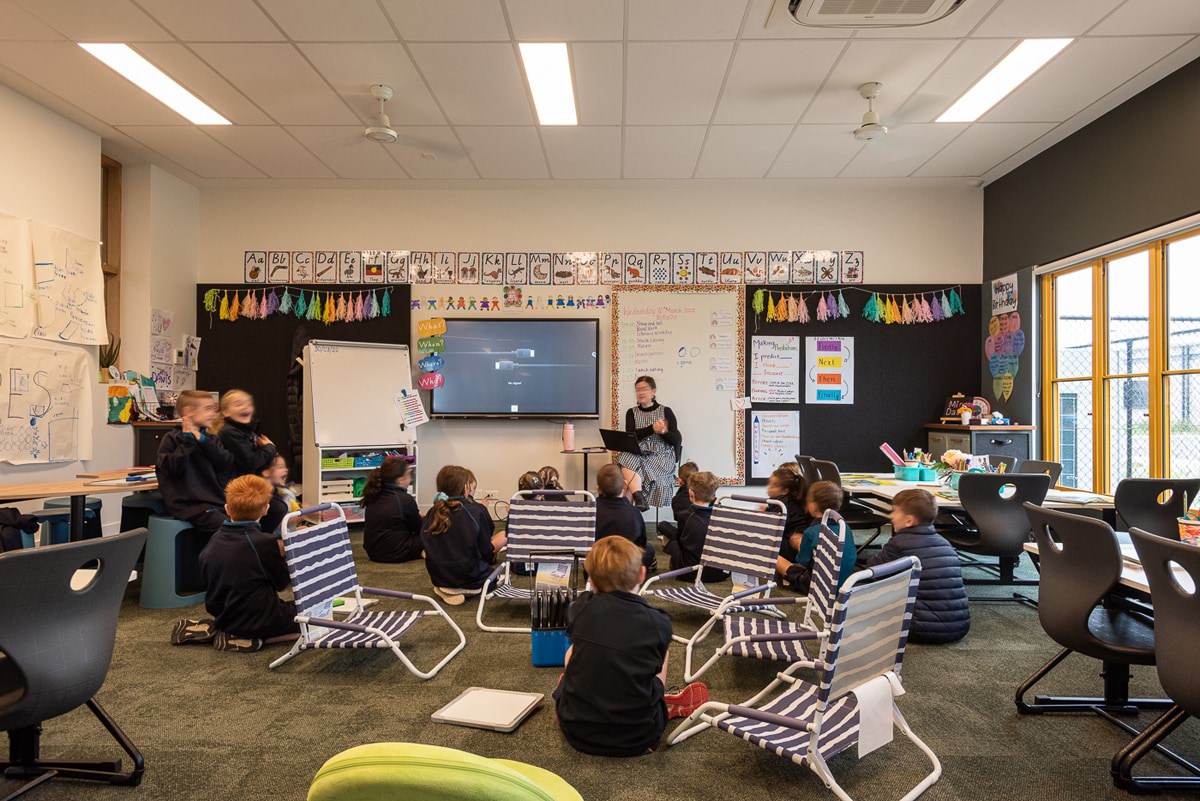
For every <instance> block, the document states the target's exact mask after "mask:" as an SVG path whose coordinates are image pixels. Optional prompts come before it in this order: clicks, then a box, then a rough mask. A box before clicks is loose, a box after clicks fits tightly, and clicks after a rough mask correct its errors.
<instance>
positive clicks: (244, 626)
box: [200, 476, 300, 651]
mask: <svg viewBox="0 0 1200 801" xmlns="http://www.w3.org/2000/svg"><path fill="white" fill-rule="evenodd" d="M273 492H274V490H273V489H272V487H271V485H270V484H268V483H267V481H266V480H265V479H263V478H260V477H259V476H241V477H239V478H235V479H234V480H233V481H230V482H229V486H227V487H226V488H225V511H226V512H227V513H228V515H229V519H228V520H226V521H225V524H224V525H223V526H221V528H220V529H218V530H217V533H216V534H214V535H213V537H212V539H211V540H209V542H208V545H207V546H206V547H205V548H204V550H203V551H201V552H200V571H201V572H202V573H203V574H204V583H205V586H206V588H207V590H206V595H205V598H204V607H205V609H207V610H208V613H209V614H210V615H212V616H213V617H214V618H215V619H216V628H217V634H216V637H215V639H214V640H213V646H214V647H215V648H217V649H218V650H220V651H257V650H258V649H260V648H262V647H263V645H264V644H266V643H274V642H289V641H291V640H295V639H296V638H297V637H298V636H300V624H298V623H297V622H296V605H295V604H294V603H292V602H291V601H285V600H283V599H282V598H280V597H279V595H278V594H277V593H278V592H279V591H281V590H283V589H285V588H286V587H287V586H288V585H289V584H291V578H290V577H289V576H288V569H287V562H286V561H284V558H283V540H277V539H275V538H274V537H272V536H270V535H269V534H264V533H263V531H262V529H261V528H259V527H258V521H259V518H261V517H262V516H263V515H265V514H266V513H267V507H268V506H270V503H271V495H272V494H273Z"/></svg>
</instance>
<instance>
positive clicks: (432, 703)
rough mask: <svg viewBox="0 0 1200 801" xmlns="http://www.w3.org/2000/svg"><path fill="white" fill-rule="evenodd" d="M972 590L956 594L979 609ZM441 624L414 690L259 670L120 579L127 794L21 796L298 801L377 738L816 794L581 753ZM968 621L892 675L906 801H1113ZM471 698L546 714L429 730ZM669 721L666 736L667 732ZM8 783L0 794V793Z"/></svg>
mask: <svg viewBox="0 0 1200 801" xmlns="http://www.w3.org/2000/svg"><path fill="white" fill-rule="evenodd" d="M351 538H352V541H353V543H354V549H355V556H356V559H357V562H358V569H359V571H360V579H361V581H362V583H363V584H365V585H367V586H376V587H385V588H391V589H398V590H405V591H412V592H420V593H425V594H432V593H431V591H430V585H429V579H428V577H427V575H426V573H425V568H424V565H423V564H422V563H421V562H413V563H409V564H403V565H378V564H374V563H371V562H369V561H367V559H366V556H365V554H364V553H363V551H362V547H361V546H362V536H361V533H358V532H352V534H351ZM660 558H661V557H660ZM664 566H665V562H664ZM717 586H720V585H717ZM725 586H726V587H727V586H728V585H725ZM970 589H971V594H972V595H973V596H977V595H982V594H983V593H982V592H980V591H979V590H978V589H977V588H970ZM1026 589H1032V590H1034V591H1036V587H1034V588H1026ZM1000 594H1004V593H1000ZM385 603H387V602H385ZM446 609H447V611H448V612H449V613H450V614H451V615H452V616H453V618H454V619H455V620H456V621H457V622H458V624H459V625H460V626H461V627H462V629H463V631H464V632H465V633H466V635H467V647H466V649H465V650H464V651H463V652H462V653H461V654H460V655H459V656H458V657H457V658H456V659H454V660H453V661H452V662H451V663H450V664H449V665H447V666H446V668H445V669H443V670H442V672H441V673H440V674H439V675H437V676H436V677H434V678H433V679H431V680H429V681H424V682H423V681H420V680H418V679H417V678H415V677H414V676H413V675H411V674H410V673H409V672H408V671H407V670H406V669H405V668H404V666H403V665H402V664H400V662H399V661H398V660H397V659H396V658H395V657H394V656H393V655H392V654H391V653H390V652H388V651H370V652H368V651H333V652H331V651H315V652H314V651H310V652H306V653H303V654H301V655H299V656H297V657H296V658H295V659H293V660H292V661H290V662H288V663H287V664H285V665H284V666H282V667H281V668H279V669H277V670H268V669H267V663H268V662H270V661H271V660H273V659H275V658H276V657H278V656H279V655H281V654H282V653H284V651H285V649H286V646H273V647H269V648H267V649H265V650H263V651H261V652H259V653H255V654H236V653H221V652H218V651H215V650H213V649H212V648H211V647H207V646H195V645H193V646H183V647H174V646H171V645H170V644H169V642H168V637H169V634H170V629H171V623H172V622H173V621H174V620H176V619H177V618H179V617H181V616H191V617H196V616H199V615H200V614H201V613H202V609H201V608H200V607H192V608H185V609H179V610H146V609H142V608H140V607H139V606H138V604H137V585H136V583H135V584H133V585H131V587H130V591H129V592H128V593H127V596H126V599H125V603H124V607H123V609H122V611H121V618H120V625H119V626H118V629H117V643H116V651H115V654H114V658H113V663H112V668H111V670H110V671H109V674H108V681H107V682H106V683H105V685H104V687H103V688H102V689H101V691H100V693H99V694H98V696H97V697H98V699H99V701H100V702H101V703H102V704H103V705H104V707H105V708H106V709H107V710H108V711H109V713H110V714H111V715H112V716H113V717H114V718H115V719H116V720H117V722H118V723H119V724H120V725H121V726H122V727H123V728H124V730H125V731H126V733H128V735H129V736H130V737H131V738H132V739H133V741H134V742H135V743H136V744H137V745H138V746H139V747H140V748H141V750H142V752H143V753H144V754H145V757H146V774H145V779H144V781H143V782H142V785H141V787H139V788H137V789H130V788H126V787H112V786H108V785H99V784H92V783H82V782H73V781H67V780H56V781H51V782H50V783H49V784H48V785H46V786H43V787H40V788H37V789H35V790H33V791H32V792H31V793H30V794H29V795H28V796H27V798H28V799H29V801H76V800H77V799H86V800H87V801H122V800H123V799H129V801H136V800H137V799H154V800H155V801H157V800H158V799H188V801H228V799H244V798H256V799H294V800H296V801H300V800H301V799H304V797H305V794H306V793H307V790H308V786H309V782H310V781H311V780H312V777H313V775H314V774H315V773H316V771H317V769H318V768H319V767H320V766H321V764H322V763H323V762H324V761H325V760H326V759H328V758H329V757H331V756H333V755H334V754H337V753H338V752H340V751H342V750H344V749H347V748H351V747H353V746H356V745H360V744H363V743H373V742H387V741H412V742H421V743H429V744H433V745H441V746H448V747H451V748H459V749H463V750H466V751H471V752H473V753H477V754H482V755H484V756H489V757H503V758H507V759H517V760H523V761H526V762H529V763H532V764H534V765H538V766H540V767H543V768H546V769H547V770H551V771H553V772H555V773H557V774H559V775H560V776H562V777H563V778H564V779H566V780H567V781H568V782H570V783H571V784H572V785H574V786H575V787H576V788H577V789H578V790H579V792H580V793H581V794H582V795H583V797H584V798H586V799H589V801H592V800H593V799H595V800H596V801H602V800H603V799H613V801H644V800H645V799H648V798H652V799H656V801H697V799H748V798H779V797H790V798H813V799H823V798H828V799H833V798H834V796H833V794H832V793H831V792H830V791H828V790H827V789H826V788H825V787H824V786H823V785H822V783H821V782H820V780H818V779H817V777H816V776H815V775H814V774H813V773H812V772H811V771H809V770H808V769H807V768H802V767H800V766H797V765H794V764H792V763H790V762H787V761H785V760H783V759H781V758H779V757H777V756H775V755H773V754H769V753H767V752H766V751H763V750H762V749H760V748H758V747H756V746H752V745H750V744H749V743H746V742H743V741H741V740H738V739H736V738H734V737H731V736H729V735H727V734H722V733H718V732H716V731H709V732H704V733H702V734H700V735H697V736H696V737H693V738H691V739H690V740H687V741H686V742H684V743H682V744H680V745H678V746H675V747H672V748H663V749H661V750H659V751H658V752H657V753H654V754H651V755H649V756H645V757H639V758H634V759H610V758H602V757H592V756H586V755H584V754H580V753H578V752H576V751H574V750H572V749H571V747H570V746H568V745H567V743H566V742H565V741H564V740H563V737H562V735H561V734H560V733H559V731H558V727H557V724H556V719H555V715H554V707H553V701H552V699H550V698H549V695H550V692H551V691H552V690H553V688H554V685H555V682H556V680H557V678H558V675H559V672H560V669H559V668H534V667H532V666H531V664H530V641H529V637H528V636H527V635H522V634H499V633H490V632H482V631H479V630H478V628H477V627H476V626H475V619H474V618H475V611H476V605H475V604H474V603H470V602H469V603H467V604H466V605H463V606H459V607H449V606H447V607H446ZM489 610H492V612H493V613H494V614H495V618H493V617H492V615H491V614H489V616H488V620H489V622H493V621H495V622H500V623H501V624H505V623H506V622H507V624H508V625H522V621H527V614H528V612H527V609H524V608H522V605H521V604H520V603H519V602H512V601H509V602H503V601H501V602H497V603H496V604H495V605H494V607H493V606H491V605H489ZM671 611H672V613H673V617H674V624H675V628H676V631H677V632H682V633H685V634H687V633H690V632H692V631H694V630H695V628H696V627H697V626H698V625H699V624H700V623H701V622H702V621H703V619H704V617H703V614H702V613H698V612H696V611H691V610H685V609H682V608H675V609H672V610H671ZM971 612H972V616H973V622H972V627H971V633H970V634H969V635H968V636H967V637H966V639H964V640H962V641H961V642H959V643H956V644H954V645H948V646H945V645H944V646H923V645H912V646H910V647H909V650H908V654H907V657H906V659H905V663H904V686H905V688H906V690H907V694H906V695H905V696H904V697H903V698H901V699H900V702H899V703H900V708H901V710H902V711H903V712H904V714H905V716H906V717H907V719H908V721H909V723H910V724H911V725H912V727H913V729H914V730H915V731H916V732H917V733H918V735H920V736H921V737H922V738H924V739H925V741H926V742H927V743H929V745H930V746H931V747H932V748H933V750H934V751H935V752H936V753H937V754H938V756H939V757H940V758H941V761H942V765H943V768H944V773H943V776H942V779H941V781H940V782H939V783H938V784H936V785H934V786H933V787H932V788H931V789H930V790H929V791H928V792H926V794H925V795H924V796H923V798H926V799H930V801H938V799H961V800H962V801H967V800H968V799H970V801H980V800H981V799H1014V800H1016V799H1019V801H1029V799H1035V798H1045V799H1087V800H1088V801H1099V799H1117V798H1120V799H1127V798H1129V796H1128V795H1127V794H1126V793H1124V792H1121V791H1119V790H1116V789H1114V788H1113V786H1112V781H1111V779H1110V778H1109V772H1108V771H1109V761H1110V759H1111V758H1112V755H1113V754H1114V753H1115V752H1116V751H1117V750H1119V749H1120V748H1121V747H1122V746H1123V745H1124V744H1125V743H1126V742H1127V740H1128V737H1127V736H1126V735H1125V734H1124V733H1122V732H1121V731H1119V730H1117V729H1116V728H1115V727H1113V726H1111V725H1109V724H1107V723H1105V722H1104V721H1102V720H1100V719H1099V718H1097V717H1094V716H1091V715H1044V716H1030V717H1024V716H1019V715H1017V713H1016V710H1015V708H1014V706H1013V693H1014V691H1015V690H1016V688H1017V686H1018V685H1019V684H1020V683H1021V681H1022V680H1024V679H1025V677H1026V676H1028V675H1029V674H1030V673H1031V672H1032V671H1033V670H1034V669H1036V668H1037V667H1039V666H1040V665H1041V664H1042V663H1043V662H1045V661H1046V660H1047V659H1049V658H1050V657H1051V656H1052V655H1053V654H1054V653H1055V652H1056V651H1057V650H1058V649H1057V646H1056V645H1054V644H1053V643H1052V642H1051V641H1050V640H1049V638H1048V637H1047V636H1046V635H1045V634H1044V633H1043V632H1042V629H1041V626H1040V625H1039V623H1038V619H1037V612H1036V611H1035V610H1033V609H1031V608H1028V607H1026V606H1022V605H1019V604H1012V603H994V602H987V601H981V602H977V603H976V602H973V603H972V608H971ZM715 639H716V638H715V637H714V638H712V641H713V642H714V644H715ZM453 642H454V640H453V635H452V633H451V632H450V631H449V629H448V627H446V626H445V625H444V624H443V623H441V622H440V621H438V620H427V621H425V622H422V623H421V624H419V625H418V626H417V627H416V629H414V630H413V632H411V633H410V635H409V636H408V637H406V638H405V641H404V643H403V645H404V647H405V649H406V650H407V652H408V653H409V655H410V656H411V658H412V659H413V660H414V661H415V663H416V664H417V665H418V666H422V667H424V666H429V665H431V664H433V663H434V662H436V661H437V660H438V659H440V658H441V656H442V655H443V654H444V653H445V652H446V651H447V650H448V649H449V648H450V647H451V646H452V644H453ZM683 656H684V654H683V647H682V646H680V645H678V644H675V645H673V646H672V648H671V656H670V659H671V666H670V670H669V679H670V682H671V683H672V684H676V685H679V684H682V683H683V682H682V672H683ZM779 669H780V666H779V665H778V664H775V663H768V662H759V661H752V660H747V659H739V658H736V657H726V658H722V659H721V660H719V661H718V663H717V665H716V666H715V667H714V668H713V669H711V670H710V671H709V672H708V673H707V674H706V675H705V677H704V680H705V681H706V682H707V683H708V685H709V687H710V691H711V695H712V698H713V699H714V700H721V701H729V702H740V701H743V700H745V699H746V698H748V697H749V696H751V695H752V694H754V693H755V692H757V691H758V690H760V689H761V688H762V687H764V686H765V685H766V684H767V683H768V682H769V681H770V680H771V679H772V677H773V675H774V673H775V671H776V670H779ZM1099 669H1100V665H1099V663H1097V662H1094V661H1092V660H1089V659H1087V658H1085V657H1082V656H1077V655H1075V656H1072V657H1070V658H1068V660H1067V661H1066V663H1065V664H1064V665H1063V666H1062V667H1060V668H1059V670H1058V671H1056V672H1055V673H1054V674H1052V675H1051V677H1050V678H1049V679H1048V680H1047V682H1046V684H1045V688H1044V691H1048V692H1052V693H1055V694H1084V695H1092V694H1097V693H1099V692H1100V690H1101V679H1100V677H1099ZM472 686H478V687H492V688H498V689H507V690H521V691H535V692H543V693H545V694H546V696H547V699H546V701H545V702H544V703H543V705H542V706H541V708H540V709H539V710H538V711H537V712H535V713H534V714H533V716H532V717H530V718H529V719H528V720H526V721H525V723H524V724H523V725H522V726H521V727H520V728H519V729H517V730H516V731H515V732H514V733H512V734H501V733H498V732H491V731H483V730H479V729H468V728H460V727H457V726H450V725H445V724H440V723H434V722H432V721H431V720H430V715H431V714H432V713H433V712H434V711H436V710H437V709H439V708H440V707H441V706H443V705H444V704H446V703H447V702H448V701H450V700H451V699H453V698H454V697H455V696H456V695H458V694H459V693H460V692H461V691H462V690H463V689H465V688H467V687H472ZM1131 689H1132V691H1133V693H1134V694H1135V695H1140V696H1159V695H1161V688H1159V686H1158V684H1157V679H1156V677H1155V673H1154V670H1153V668H1135V669H1134V682H1133V687H1132V688H1131ZM1152 719H1153V717H1152V716H1151V715H1149V714H1143V715H1141V716H1139V718H1137V719H1136V725H1138V726H1139V728H1140V727H1144V726H1145V725H1146V724H1148V723H1149V722H1150V720H1152ZM675 725H677V721H672V725H671V726H670V727H669V728H668V732H669V731H670V730H671V729H673V728H674V726H675ZM1169 743H1170V744H1171V745H1173V746H1174V747H1175V749H1176V750H1177V751H1178V752H1179V753H1181V754H1182V755H1184V756H1185V757H1189V758H1192V759H1195V758H1196V757H1198V756H1200V725H1197V723H1196V721H1192V720H1189V721H1187V722H1186V723H1184V725H1183V726H1182V727H1181V728H1180V729H1179V730H1178V731H1177V732H1176V733H1175V734H1174V735H1173V737H1172V738H1171V739H1170V740H1169ZM42 744H43V753H44V755H45V757H46V758H47V759H51V758H61V759H102V758H115V757H116V756H117V755H118V754H119V750H118V748H117V747H116V745H115V743H111V742H110V740H109V739H108V737H107V735H106V734H105V732H104V731H103V729H101V727H100V725H99V723H98V722H97V721H96V720H95V719H94V718H93V717H92V716H91V715H90V713H88V712H87V711H86V710H76V711H74V712H72V713H70V714H67V715H64V716H62V717H60V718H57V719H55V720H51V721H49V722H47V723H46V725H45V731H44V734H43V738H42ZM1168 765H1169V763H1166V762H1165V761H1163V760H1161V759H1159V758H1157V757H1154V756H1152V757H1150V758H1147V759H1146V760H1144V762H1143V765H1142V772H1143V773H1146V772H1153V773H1156V774H1162V773H1172V772H1174V771H1173V770H1172V768H1171V767H1169V766H1168ZM830 767H831V768H832V770H833V772H834V774H835V775H836V776H837V777H838V778H839V781H841V782H842V785H843V786H844V787H845V789H846V791H847V792H849V793H850V795H851V796H853V797H854V798H855V799H856V800H858V801H872V800H873V799H880V800H881V801H882V799H896V798H899V797H900V796H902V795H903V794H904V793H905V792H907V791H908V789H909V788H911V787H912V786H913V785H914V784H915V783H916V782H918V781H919V780H920V779H921V777H922V776H924V774H925V772H926V771H927V769H928V763H927V762H926V761H925V759H924V757H923V755H922V754H921V753H920V752H919V751H917V749H916V747H915V746H913V745H911V744H910V743H909V742H908V741H907V740H906V739H905V738H904V737H903V736H902V735H899V734H897V739H896V740H894V741H893V743H892V745H890V746H886V747H884V748H883V749H881V750H879V751H877V752H875V753H873V754H870V755H868V756H867V757H866V758H865V759H863V760H862V761H861V762H860V761H858V760H857V759H856V758H855V749H850V750H849V751H847V752H844V753H843V754H840V755H839V756H837V757H835V758H834V759H833V760H831V763H830ZM15 786H16V785H15V783H12V782H8V781H5V780H3V779H0V796H3V795H5V794H7V793H8V792H10V791H11V790H12V789H14V788H15Z"/></svg>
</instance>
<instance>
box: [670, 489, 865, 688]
mask: <svg viewBox="0 0 1200 801" xmlns="http://www.w3.org/2000/svg"><path fill="white" fill-rule="evenodd" d="M831 524H832V525H831ZM835 527H836V528H835ZM847 536H848V534H847V528H846V521H845V520H843V519H842V516H841V515H840V514H838V513H837V512H835V511H833V510H832V509H829V510H827V511H826V512H825V515H824V517H822V518H821V533H820V534H819V535H818V538H817V547H816V549H815V550H814V551H813V570H812V583H811V584H810V585H809V588H808V595H807V596H796V595H792V596H785V597H782V598H763V599H760V600H758V601H755V603H756V604H757V605H759V606H767V605H769V606H773V607H779V606H782V605H784V604H804V613H803V617H802V619H801V621H800V623H792V622H791V621H788V620H777V619H770V618H763V617H752V616H749V615H726V616H725V620H724V623H725V643H724V645H722V646H721V647H720V648H718V649H717V651H716V652H715V653H714V654H713V655H712V656H710V657H709V658H708V661H707V662H705V663H704V664H703V665H701V666H700V668H699V669H698V670H697V671H696V672H695V674H694V675H693V678H691V679H688V681H694V680H695V678H697V677H699V676H701V675H702V674H703V673H704V672H705V671H706V670H708V669H709V668H710V667H712V665H713V664H714V663H715V662H716V661H717V660H718V659H720V658H721V657H722V656H725V655H726V654H733V655H734V656H746V657H751V658H753V659H774V660H778V661H783V662H796V661H799V660H802V659H811V658H814V657H815V656H816V654H814V653H811V652H810V650H809V649H810V643H814V642H815V643H820V642H823V641H824V639H825V637H826V636H828V633H829V625H828V623H829V620H830V617H831V616H832V614H833V605H834V602H835V601H837V589H838V587H837V577H838V570H839V568H840V567H841V558H842V548H843V547H844V546H845V543H846V537H847ZM818 650H819V646H818Z"/></svg>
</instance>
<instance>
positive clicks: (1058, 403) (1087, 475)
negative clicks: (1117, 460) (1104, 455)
mask: <svg viewBox="0 0 1200 801" xmlns="http://www.w3.org/2000/svg"><path fill="white" fill-rule="evenodd" d="M1054 386H1055V413H1056V416H1057V420H1055V424H1056V427H1057V430H1058V460H1059V461H1060V462H1062V466H1063V472H1062V478H1061V479H1059V483H1060V484H1062V485H1063V486H1065V487H1077V488H1079V489H1083V490H1091V489H1093V487H1092V456H1093V450H1092V382H1091V381H1064V382H1062V383H1060V384H1055V385H1054Z"/></svg>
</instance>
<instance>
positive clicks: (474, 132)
mask: <svg viewBox="0 0 1200 801" xmlns="http://www.w3.org/2000/svg"><path fill="white" fill-rule="evenodd" d="M457 132H458V138H459V139H461V140H462V143H463V145H464V146H465V147H466V148H467V152H468V153H470V154H471V161H473V162H474V163H475V169H477V170H479V177H480V178H492V179H501V178H549V177H550V173H549V172H547V171H546V156H545V155H544V154H543V153H542V143H541V140H540V139H538V134H537V129H536V128H533V127H528V128H458V129H457Z"/></svg>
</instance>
